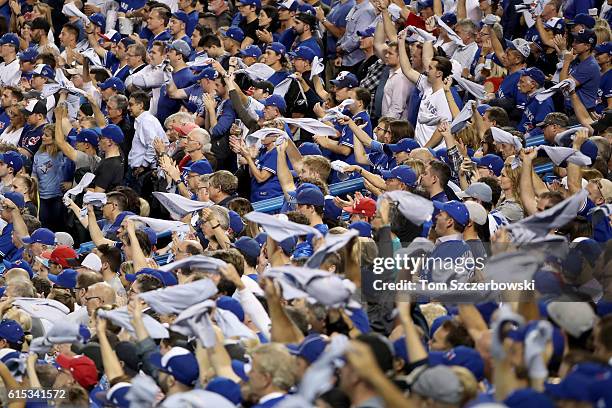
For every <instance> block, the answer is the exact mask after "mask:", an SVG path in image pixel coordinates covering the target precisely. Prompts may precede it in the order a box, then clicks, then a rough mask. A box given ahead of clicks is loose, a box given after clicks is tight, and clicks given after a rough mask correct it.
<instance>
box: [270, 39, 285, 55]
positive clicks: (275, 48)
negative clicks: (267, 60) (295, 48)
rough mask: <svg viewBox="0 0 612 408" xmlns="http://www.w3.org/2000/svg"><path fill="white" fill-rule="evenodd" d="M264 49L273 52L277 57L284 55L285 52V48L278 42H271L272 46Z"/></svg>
mask: <svg viewBox="0 0 612 408" xmlns="http://www.w3.org/2000/svg"><path fill="white" fill-rule="evenodd" d="M266 49H270V50H272V51H274V52H275V53H276V54H277V55H281V56H282V55H285V53H286V52H287V49H286V48H285V46H284V45H283V44H282V43H279V42H273V43H272V44H270V45H268V46H267V47H266Z"/></svg>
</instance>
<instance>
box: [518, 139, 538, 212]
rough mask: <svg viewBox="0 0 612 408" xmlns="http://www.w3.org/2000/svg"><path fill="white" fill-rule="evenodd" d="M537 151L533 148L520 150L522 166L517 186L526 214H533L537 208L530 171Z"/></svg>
mask: <svg viewBox="0 0 612 408" xmlns="http://www.w3.org/2000/svg"><path fill="white" fill-rule="evenodd" d="M536 155H537V152H536V150H535V149H523V150H521V153H520V156H521V160H522V161H523V168H522V169H521V177H520V180H519V186H520V188H521V194H520V196H521V202H522V203H523V208H524V209H525V211H526V212H527V214H528V215H532V214H535V213H536V212H537V211H538V209H537V200H536V194H535V190H534V188H533V181H532V177H531V173H532V171H533V159H534V158H535V157H536Z"/></svg>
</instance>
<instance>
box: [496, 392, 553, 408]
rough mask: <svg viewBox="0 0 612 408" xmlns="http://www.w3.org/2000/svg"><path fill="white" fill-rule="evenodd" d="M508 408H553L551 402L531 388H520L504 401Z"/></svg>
mask: <svg viewBox="0 0 612 408" xmlns="http://www.w3.org/2000/svg"><path fill="white" fill-rule="evenodd" d="M504 404H505V405H506V406H507V407H508V408H554V406H555V404H554V403H553V401H552V400H551V399H550V398H549V397H548V396H547V395H546V394H544V393H542V392H538V391H536V390H534V389H533V388H520V389H518V390H516V391H514V392H512V393H511V394H510V395H508V397H507V398H506V399H505V400H504Z"/></svg>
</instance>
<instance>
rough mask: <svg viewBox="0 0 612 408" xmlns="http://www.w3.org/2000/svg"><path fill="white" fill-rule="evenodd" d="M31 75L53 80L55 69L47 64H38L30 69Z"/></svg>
mask: <svg viewBox="0 0 612 408" xmlns="http://www.w3.org/2000/svg"><path fill="white" fill-rule="evenodd" d="M32 76H42V77H45V78H47V79H51V80H55V71H54V70H53V68H51V67H50V66H49V65H47V64H38V65H37V66H36V67H35V68H34V71H32Z"/></svg>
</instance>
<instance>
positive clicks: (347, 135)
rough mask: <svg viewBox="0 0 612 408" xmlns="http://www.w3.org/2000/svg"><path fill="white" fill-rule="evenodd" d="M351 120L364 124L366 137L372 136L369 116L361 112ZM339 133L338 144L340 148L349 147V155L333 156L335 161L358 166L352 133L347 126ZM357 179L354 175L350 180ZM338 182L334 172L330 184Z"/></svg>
mask: <svg viewBox="0 0 612 408" xmlns="http://www.w3.org/2000/svg"><path fill="white" fill-rule="evenodd" d="M353 120H354V121H358V120H361V121H362V123H365V124H366V126H365V127H364V128H363V130H364V132H366V133H367V134H368V135H371V134H372V122H370V115H368V113H367V112H365V111H362V112H359V113H357V114H356V115H354V116H353ZM341 132H342V134H341V136H340V141H339V144H340V146H348V147H350V148H351V152H350V153H349V155H348V156H344V155H341V154H336V155H334V156H335V158H336V160H342V161H343V162H345V163H347V164H358V163H357V160H355V151H354V150H353V131H352V130H351V128H350V127H349V126H348V125H345V126H342V130H341ZM369 167H370V166H364V168H365V169H366V170H369ZM357 177H360V176H359V174H358V173H354V174H353V175H352V176H351V178H357ZM339 181H340V179H339V177H338V172H337V171H335V170H334V171H333V172H332V178H331V182H332V183H337V182H339Z"/></svg>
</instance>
